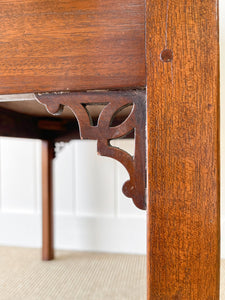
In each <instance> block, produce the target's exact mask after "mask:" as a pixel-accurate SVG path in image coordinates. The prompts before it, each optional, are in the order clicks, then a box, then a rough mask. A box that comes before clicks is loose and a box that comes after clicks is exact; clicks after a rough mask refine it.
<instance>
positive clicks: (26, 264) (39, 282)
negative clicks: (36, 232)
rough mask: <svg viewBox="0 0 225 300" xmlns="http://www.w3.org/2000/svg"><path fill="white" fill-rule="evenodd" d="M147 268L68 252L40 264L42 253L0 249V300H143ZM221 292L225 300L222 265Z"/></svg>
mask: <svg viewBox="0 0 225 300" xmlns="http://www.w3.org/2000/svg"><path fill="white" fill-rule="evenodd" d="M145 263H146V260H145V256H143V255H120V254H101V253H84V252H82V253H79V252H71V251H57V252H56V259H55V260H54V261H49V262H42V261H41V260H40V250H37V249H26V248H25V249H24V248H12V247H0V300H34V299H35V300H53V299H54V300H57V299H60V300H64V299H65V300H67V299H68V300H70V299H71V300H72V299H75V300H107V299H108V300H123V299H125V300H144V299H146V267H145ZM221 287H222V288H221V298H220V299H221V300H225V260H224V261H222V264H221ZM196 300H197V299H196Z"/></svg>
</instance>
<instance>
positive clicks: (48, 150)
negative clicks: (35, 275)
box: [42, 141, 54, 260]
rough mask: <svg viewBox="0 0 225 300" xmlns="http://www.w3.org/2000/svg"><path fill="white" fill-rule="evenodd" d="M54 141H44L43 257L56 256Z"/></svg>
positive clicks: (47, 258) (44, 258)
mask: <svg viewBox="0 0 225 300" xmlns="http://www.w3.org/2000/svg"><path fill="white" fill-rule="evenodd" d="M53 157H54V143H52V142H51V141H42V259H43V260H51V259H53V258H54V250H53V195H52V161H53Z"/></svg>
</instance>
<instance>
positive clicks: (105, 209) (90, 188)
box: [74, 141, 114, 216]
mask: <svg viewBox="0 0 225 300" xmlns="http://www.w3.org/2000/svg"><path fill="white" fill-rule="evenodd" d="M75 143H76V159H75V165H74V167H75V170H76V200H77V214H78V215H87V216H88V215H108V216H110V215H113V214H114V160H113V159H110V158H107V157H101V156H98V155H97V142H96V141H76V142H75Z"/></svg>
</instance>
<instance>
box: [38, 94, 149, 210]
mask: <svg viewBox="0 0 225 300" xmlns="http://www.w3.org/2000/svg"><path fill="white" fill-rule="evenodd" d="M35 96H36V98H37V100H38V101H39V102H40V103H42V104H44V105H45V106H46V108H47V110H48V111H49V112H50V113H51V114H54V115H57V114H60V113H61V112H62V111H63V107H64V106H68V107H69V108H70V109H71V110H72V112H73V113H74V115H75V116H76V118H77V121H78V124H79V129H80V136H81V138H82V139H92V140H97V141H98V143H97V147H98V154H100V155H103V156H107V157H111V158H114V159H116V160H117V161H119V162H120V163H121V164H122V165H123V166H124V167H125V168H126V169H127V171H128V173H129V175H130V180H128V181H126V182H125V183H124V185H123V193H124V194H125V195H126V196H127V197H129V198H132V199H133V202H134V204H135V205H136V206H137V207H138V208H140V209H146V201H145V182H146V171H145V166H146V147H145V140H146V137H145V120H146V116H145V115H146V101H145V91H141V90H139V91H103V92H101V91H92V92H69V93H63V92H60V93H43V94H42V93H39V94H36V95H35ZM88 105H104V108H103V109H102V111H101V113H100V114H99V117H98V120H97V123H96V125H94V123H93V122H92V117H91V115H90V114H89V112H88V109H87V106H88ZM127 106H132V110H131V112H130V113H129V115H128V116H126V118H125V120H123V121H122V123H121V124H119V125H118V124H116V125H115V124H114V123H113V120H114V119H115V118H116V115H117V114H118V113H119V112H120V111H121V110H123V109H124V108H126V107H127ZM132 131H134V137H135V153H134V156H131V155H130V154H129V153H127V152H126V151H124V150H122V149H119V148H117V147H114V146H112V145H111V144H110V141H111V140H113V139H118V138H121V137H124V136H126V135H128V134H129V133H131V132H132Z"/></svg>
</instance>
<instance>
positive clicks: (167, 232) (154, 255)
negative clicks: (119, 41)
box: [146, 0, 220, 300]
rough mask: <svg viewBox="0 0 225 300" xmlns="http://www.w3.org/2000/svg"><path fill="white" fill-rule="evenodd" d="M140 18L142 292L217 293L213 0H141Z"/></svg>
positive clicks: (201, 298)
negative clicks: (143, 83)
mask: <svg viewBox="0 0 225 300" xmlns="http://www.w3.org/2000/svg"><path fill="white" fill-rule="evenodd" d="M146 23H147V24H146V25H147V26H146V29H147V32H146V45H147V47H146V54H147V58H146V60H147V140H148V155H147V159H148V167H147V170H148V204H147V205H148V254H147V256H148V299H149V300H159V299H167V300H169V299H171V300H172V299H182V300H188V299H194V300H195V299H196V300H206V299H208V300H209V299H219V259H220V251H219V249H220V246H219V244H220V243H219V239H220V216H219V208H220V205H219V84H218V83H219V63H218V61H219V55H218V49H219V46H218V8H217V1H216V0H204V1H194V0H189V1H181V0H173V1H171V0H168V1H155V0H147V20H146ZM164 49H169V50H171V51H172V54H171V52H170V51H167V53H165V52H163V53H162V51H165V50H164ZM162 54H163V55H162Z"/></svg>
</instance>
